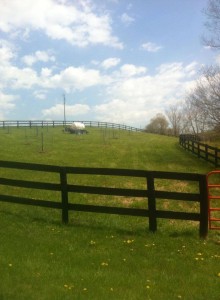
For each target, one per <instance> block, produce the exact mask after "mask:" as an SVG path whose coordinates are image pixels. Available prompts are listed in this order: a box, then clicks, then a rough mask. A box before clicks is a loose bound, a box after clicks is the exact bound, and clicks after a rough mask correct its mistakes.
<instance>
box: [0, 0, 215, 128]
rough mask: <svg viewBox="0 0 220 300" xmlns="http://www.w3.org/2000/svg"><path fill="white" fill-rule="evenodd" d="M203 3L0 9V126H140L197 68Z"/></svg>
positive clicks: (146, 0)
mask: <svg viewBox="0 0 220 300" xmlns="http://www.w3.org/2000/svg"><path fill="white" fill-rule="evenodd" d="M207 3H208V1H206V0H184V1H183V0H132V1H129V0H93V1H92V0H88V1H87V0H85V1H84V0H82V1H81V0H37V1H33V0H22V1H20V0H10V1H4V0H0V11H1V18H0V119H1V120H34V119H38V120H63V117H64V113H63V112H64V109H63V95H64V94H65V98H66V119H67V120H82V121H83V120H98V121H106V122H116V123H121V124H127V125H132V126H136V127H142V128H143V127H144V126H145V125H146V124H148V123H149V121H150V119H151V118H152V117H154V116H155V115H156V114H157V113H164V112H165V111H166V109H168V108H169V107H170V106H171V105H173V104H176V103H179V102H181V101H182V100H183V99H184V95H185V93H186V92H187V91H188V90H190V89H191V88H193V85H194V84H195V80H196V78H197V77H198V75H197V74H198V70H199V69H200V68H201V66H202V65H204V64H218V63H220V56H219V54H218V53H217V52H214V51H212V50H210V49H207V47H204V45H203V44H202V42H201V37H202V35H203V34H204V33H205V26H204V22H205V21H206V18H205V16H204V14H203V13H202V10H203V9H204V8H205V7H206V6H207Z"/></svg>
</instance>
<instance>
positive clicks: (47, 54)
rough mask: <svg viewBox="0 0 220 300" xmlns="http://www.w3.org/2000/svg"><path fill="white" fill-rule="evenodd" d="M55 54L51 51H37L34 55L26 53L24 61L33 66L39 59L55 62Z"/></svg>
mask: <svg viewBox="0 0 220 300" xmlns="http://www.w3.org/2000/svg"><path fill="white" fill-rule="evenodd" d="M55 60H56V59H55V56H54V55H52V54H51V51H49V50H48V51H36V52H35V53H34V54H32V55H25V56H23V57H22V61H23V62H24V63H25V64H26V65H28V66H32V65H33V64H35V63H36V62H38V61H42V62H48V61H52V62H54V61H55Z"/></svg>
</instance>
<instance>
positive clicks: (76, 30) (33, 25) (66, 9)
mask: <svg viewBox="0 0 220 300" xmlns="http://www.w3.org/2000/svg"><path fill="white" fill-rule="evenodd" d="M0 7H1V19H0V30H2V31H3V32H5V33H8V34H14V35H16V33H17V32H19V35H23V36H24V35H26V36H27V35H29V34H30V31H31V30H34V31H36V30H37V31H41V32H43V33H45V34H46V35H47V36H48V37H50V38H51V39H56V40H66V41H67V42H68V43H70V44H72V45H76V46H79V47H85V46H87V45H90V44H102V45H106V46H111V47H115V48H120V49H122V48H123V44H122V43H121V42H120V41H119V39H118V38H117V37H116V36H114V35H113V34H112V27H111V18H110V16H109V15H108V14H106V13H105V14H102V15H101V14H96V13H95V7H92V4H91V3H90V2H89V1H87V2H86V1H77V2H75V3H72V2H69V1H54V0H38V1H32V0H22V1H20V0H10V1H4V4H0Z"/></svg>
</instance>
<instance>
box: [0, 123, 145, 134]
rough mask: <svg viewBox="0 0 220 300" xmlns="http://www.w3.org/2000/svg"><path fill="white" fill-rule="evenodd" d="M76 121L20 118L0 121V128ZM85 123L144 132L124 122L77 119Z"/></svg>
mask: <svg viewBox="0 0 220 300" xmlns="http://www.w3.org/2000/svg"><path fill="white" fill-rule="evenodd" d="M73 122H75V121H43V120H31V121H27V120H24V121H22V120H20V121H12V120H11V121H10V120H8V121H6V120H5V121H0V128H3V129H5V128H8V127H17V128H19V127H30V128H32V127H36V126H39V127H47V126H50V127H55V126H63V127H65V126H68V125H70V124H72V123H73ZM76 122H81V123H83V124H85V126H88V127H101V128H112V129H119V130H128V131H135V132H143V129H141V128H136V127H133V126H128V125H124V124H117V123H110V122H99V121H76Z"/></svg>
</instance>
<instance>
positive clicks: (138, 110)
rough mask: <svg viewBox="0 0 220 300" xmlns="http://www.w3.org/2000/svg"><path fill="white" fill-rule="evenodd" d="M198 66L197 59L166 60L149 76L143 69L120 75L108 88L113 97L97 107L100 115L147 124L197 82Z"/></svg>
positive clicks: (110, 118) (131, 122)
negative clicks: (178, 61) (166, 61)
mask: <svg viewBox="0 0 220 300" xmlns="http://www.w3.org/2000/svg"><path fill="white" fill-rule="evenodd" d="M136 68H137V67H136ZM196 68H197V64H196V63H195V62H193V63H191V64H189V65H186V66H184V65H183V64H182V63H172V64H163V65H161V66H160V67H159V68H158V69H157V73H156V74H155V75H148V76H147V75H146V74H145V72H144V69H143V73H141V72H140V73H139V75H137V76H134V77H121V78H119V77H118V80H117V81H116V82H115V83H114V84H112V85H111V87H110V88H109V89H108V92H109V95H108V99H109V100H108V101H106V103H103V104H100V105H96V106H95V107H94V110H95V112H96V114H97V118H100V119H102V120H107V121H111V122H118V123H121V122H123V123H126V124H133V125H134V126H135V124H136V125H137V124H140V125H142V126H144V125H146V124H147V123H148V122H149V120H150V118H152V117H153V116H154V115H155V114H156V113H157V112H163V111H164V109H165V108H166V107H167V106H169V105H170V104H171V103H172V102H173V103H175V102H176V101H180V100H182V98H183V97H184V95H185V92H186V90H187V89H188V88H189V87H191V86H192V85H193V83H194V78H193V74H194V71H195V69H196ZM131 69H132V68H131Z"/></svg>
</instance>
